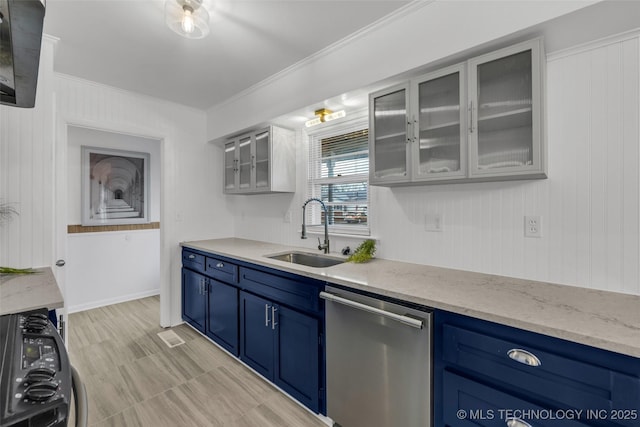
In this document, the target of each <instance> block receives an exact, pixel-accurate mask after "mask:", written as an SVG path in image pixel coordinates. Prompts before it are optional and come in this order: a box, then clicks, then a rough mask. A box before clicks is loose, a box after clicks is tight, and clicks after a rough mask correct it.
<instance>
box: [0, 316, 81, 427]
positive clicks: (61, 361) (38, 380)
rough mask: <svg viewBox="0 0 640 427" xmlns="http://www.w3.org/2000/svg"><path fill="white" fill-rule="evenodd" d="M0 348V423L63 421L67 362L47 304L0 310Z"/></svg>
mask: <svg viewBox="0 0 640 427" xmlns="http://www.w3.org/2000/svg"><path fill="white" fill-rule="evenodd" d="M0 351H1V353H0V356H1V362H2V364H1V368H0V369H1V371H0V378H1V383H0V396H2V398H1V401H0V427H36V426H37V427H60V426H66V425H67V420H68V417H69V411H70V408H71V399H72V387H73V384H72V382H73V381H72V376H73V375H72V370H73V368H72V367H71V365H70V363H69V358H68V356H67V352H66V349H65V346H64V342H63V340H62V338H61V337H60V335H59V334H58V332H57V330H56V329H55V327H54V326H53V324H52V323H51V322H50V321H49V320H48V316H47V310H46V309H41V310H35V311H29V312H25V313H18V314H8V315H5V316H1V317H0ZM83 391H84V390H83Z"/></svg>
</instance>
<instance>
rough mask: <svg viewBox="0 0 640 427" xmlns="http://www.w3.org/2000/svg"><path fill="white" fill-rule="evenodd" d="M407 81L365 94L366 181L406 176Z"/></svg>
mask: <svg viewBox="0 0 640 427" xmlns="http://www.w3.org/2000/svg"><path fill="white" fill-rule="evenodd" d="M408 109H409V85H408V84H403V85H399V86H394V87H391V88H388V89H385V90H383V91H380V92H376V93H372V94H371V95H369V141H370V142H369V159H370V160H369V164H370V167H369V171H370V172H369V173H370V181H371V182H373V183H375V182H389V183H394V182H406V181H407V179H408V178H409V161H410V160H409V159H410V152H409V149H410V147H411V146H410V143H411V140H412V138H413V136H412V135H411V131H410V127H411V123H410V122H409V117H408Z"/></svg>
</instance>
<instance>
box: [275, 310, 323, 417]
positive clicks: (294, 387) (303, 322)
mask: <svg viewBox="0 0 640 427" xmlns="http://www.w3.org/2000/svg"><path fill="white" fill-rule="evenodd" d="M276 322H277V325H276V331H277V332H276V366H275V379H274V382H275V383H276V384H277V385H278V386H279V387H280V388H282V389H283V390H285V391H286V392H287V393H289V394H290V395H291V396H293V397H295V398H296V399H297V400H298V401H300V402H301V403H302V404H304V405H305V406H307V407H308V408H309V409H311V410H312V411H314V412H319V392H320V391H319V371H318V366H319V354H318V353H319V348H318V345H319V333H320V322H319V321H318V319H316V318H314V317H311V316H306V315H304V314H302V313H299V312H297V311H295V310H291V309H289V308H287V307H282V306H280V307H278V308H277V311H276Z"/></svg>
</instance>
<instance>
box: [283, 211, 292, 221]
mask: <svg viewBox="0 0 640 427" xmlns="http://www.w3.org/2000/svg"><path fill="white" fill-rule="evenodd" d="M283 221H284V222H285V223H286V224H291V211H287V212H285V214H284V219H283Z"/></svg>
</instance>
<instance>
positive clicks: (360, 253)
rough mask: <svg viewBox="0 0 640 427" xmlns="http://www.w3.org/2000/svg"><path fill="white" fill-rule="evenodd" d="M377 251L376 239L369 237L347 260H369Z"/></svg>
mask: <svg viewBox="0 0 640 427" xmlns="http://www.w3.org/2000/svg"><path fill="white" fill-rule="evenodd" d="M375 253H376V241H375V240H372V239H367V240H365V241H364V242H362V243H361V244H360V246H358V247H357V248H356V250H355V251H354V252H353V254H352V255H351V256H350V257H349V258H347V262H355V263H362V262H367V261H369V260H370V259H371V258H373V255H375Z"/></svg>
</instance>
